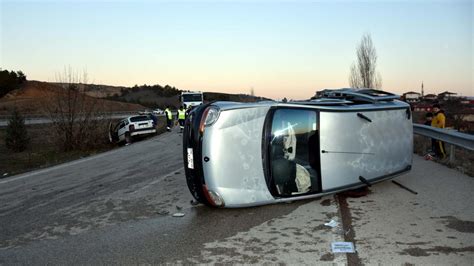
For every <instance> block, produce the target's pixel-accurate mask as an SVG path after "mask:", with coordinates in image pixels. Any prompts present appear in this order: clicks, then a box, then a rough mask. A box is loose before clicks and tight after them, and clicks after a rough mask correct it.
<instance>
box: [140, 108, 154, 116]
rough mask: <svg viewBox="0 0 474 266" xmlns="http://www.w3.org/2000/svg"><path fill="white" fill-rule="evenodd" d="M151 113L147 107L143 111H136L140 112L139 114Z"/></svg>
mask: <svg viewBox="0 0 474 266" xmlns="http://www.w3.org/2000/svg"><path fill="white" fill-rule="evenodd" d="M151 113H152V112H151V111H150V110H148V109H145V111H140V112H138V114H140V115H149V114H151Z"/></svg>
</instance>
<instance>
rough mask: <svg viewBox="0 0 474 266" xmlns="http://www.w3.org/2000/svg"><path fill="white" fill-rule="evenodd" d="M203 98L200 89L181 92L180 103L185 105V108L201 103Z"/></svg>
mask: <svg viewBox="0 0 474 266" xmlns="http://www.w3.org/2000/svg"><path fill="white" fill-rule="evenodd" d="M203 100H204V98H203V93H202V92H200V91H188V92H182V93H181V96H180V101H181V105H186V108H189V107H194V106H198V105H201V104H202V103H203Z"/></svg>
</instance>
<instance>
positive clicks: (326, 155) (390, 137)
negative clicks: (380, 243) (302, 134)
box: [320, 108, 413, 192]
mask: <svg viewBox="0 0 474 266" xmlns="http://www.w3.org/2000/svg"><path fill="white" fill-rule="evenodd" d="M412 153H413V125H412V120H411V113H410V111H409V109H407V108H403V109H391V110H387V109H385V110H368V111H362V110H361V111H352V110H351V111H350V112H343V111H332V112H331V111H323V110H321V112H320V154H321V179H322V190H323V192H324V191H331V190H338V189H341V188H344V187H350V186H354V185H358V184H361V181H360V177H363V178H365V179H366V180H368V181H369V182H375V181H378V180H382V179H384V178H387V177H390V176H391V175H395V174H397V173H401V172H404V171H407V170H409V169H410V168H411V163H412Z"/></svg>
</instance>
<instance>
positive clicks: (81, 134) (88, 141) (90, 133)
mask: <svg viewBox="0 0 474 266" xmlns="http://www.w3.org/2000/svg"><path fill="white" fill-rule="evenodd" d="M56 80H57V82H58V83H59V84H60V85H59V87H57V88H56V89H55V90H53V91H50V92H48V94H50V95H48V99H47V100H46V101H45V102H44V104H43V110H44V111H45V113H46V115H47V116H48V118H49V119H50V120H51V121H52V127H51V130H52V131H53V132H54V133H55V139H54V140H55V142H56V143H57V144H58V146H59V147H60V148H61V149H62V150H64V151H71V150H78V149H86V148H90V147H94V146H95V145H96V144H97V142H98V138H100V137H101V136H100V133H98V132H100V129H102V128H103V126H102V124H103V122H102V119H101V116H102V115H103V113H102V112H101V110H100V106H99V105H98V104H97V99H96V98H93V97H89V96H87V95H86V94H85V87H86V86H85V84H86V83H87V73H85V72H83V73H80V72H76V71H74V70H73V69H71V68H65V69H64V71H63V72H62V73H58V74H57V75H56ZM101 134H104V132H102V133H101Z"/></svg>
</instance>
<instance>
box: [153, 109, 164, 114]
mask: <svg viewBox="0 0 474 266" xmlns="http://www.w3.org/2000/svg"><path fill="white" fill-rule="evenodd" d="M164 113H165V111H163V110H161V109H159V108H158V109H155V110H153V114H155V115H162V114H164Z"/></svg>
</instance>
